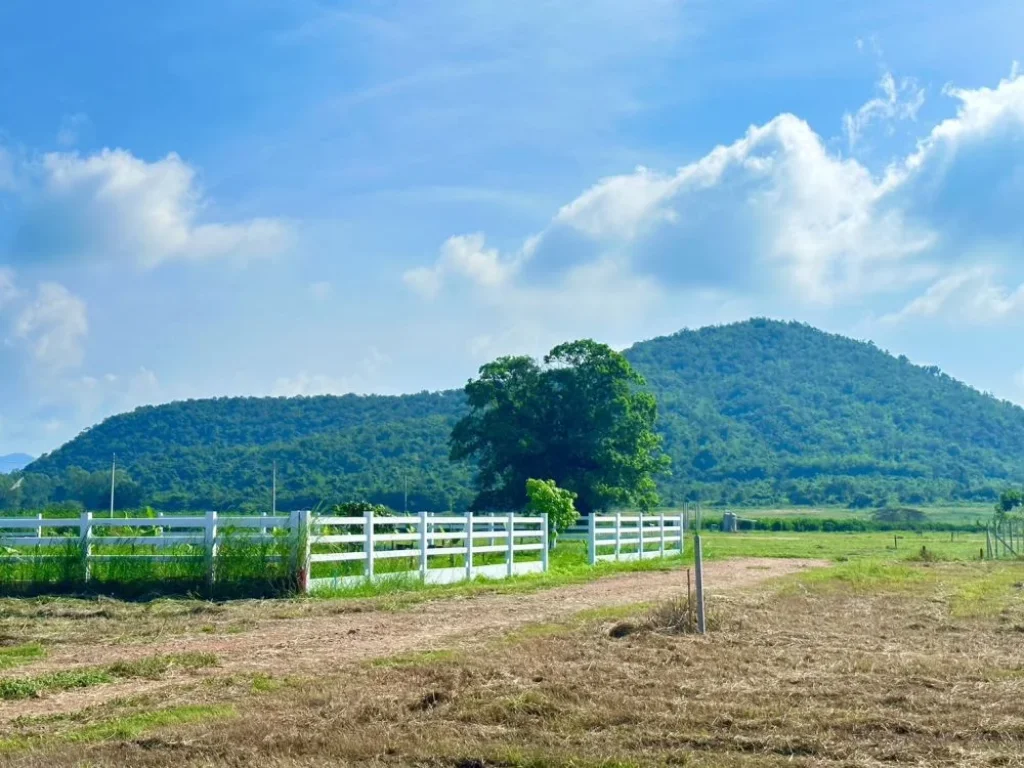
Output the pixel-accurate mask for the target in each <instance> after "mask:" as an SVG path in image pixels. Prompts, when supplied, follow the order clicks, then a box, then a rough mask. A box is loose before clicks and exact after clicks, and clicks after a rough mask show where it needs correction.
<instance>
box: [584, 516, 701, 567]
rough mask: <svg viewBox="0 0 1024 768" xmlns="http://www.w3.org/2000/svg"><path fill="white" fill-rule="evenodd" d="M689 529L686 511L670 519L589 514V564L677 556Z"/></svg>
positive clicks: (683, 545)
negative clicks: (602, 561) (603, 561)
mask: <svg viewBox="0 0 1024 768" xmlns="http://www.w3.org/2000/svg"><path fill="white" fill-rule="evenodd" d="M689 527H690V521H689V514H688V512H687V511H684V512H681V513H679V514H672V515H665V514H657V515H642V514H639V513H636V514H628V513H627V514H622V513H620V512H616V513H615V514H612V515H597V514H592V515H590V517H589V518H588V520H587V550H588V555H589V557H590V564H591V565H595V564H596V563H598V562H599V561H601V560H644V559H647V558H655V557H669V556H672V555H681V554H683V552H684V551H685V549H686V533H687V530H688V529H689Z"/></svg>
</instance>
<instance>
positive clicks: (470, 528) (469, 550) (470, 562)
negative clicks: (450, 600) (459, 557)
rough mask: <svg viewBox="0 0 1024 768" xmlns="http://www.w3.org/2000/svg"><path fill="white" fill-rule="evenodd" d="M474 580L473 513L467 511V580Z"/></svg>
mask: <svg viewBox="0 0 1024 768" xmlns="http://www.w3.org/2000/svg"><path fill="white" fill-rule="evenodd" d="M472 580H473V513H472V512H469V511H467V512H466V581H472Z"/></svg>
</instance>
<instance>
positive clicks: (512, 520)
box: [505, 512, 516, 578]
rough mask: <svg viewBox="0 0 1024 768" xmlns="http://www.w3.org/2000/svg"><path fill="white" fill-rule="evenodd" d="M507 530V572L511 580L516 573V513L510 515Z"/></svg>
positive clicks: (506, 525)
mask: <svg viewBox="0 0 1024 768" xmlns="http://www.w3.org/2000/svg"><path fill="white" fill-rule="evenodd" d="M505 528H506V529H507V533H508V542H507V544H508V554H507V556H506V559H507V561H508V562H507V563H506V566H507V571H506V573H507V574H508V576H509V578H511V577H512V575H513V574H514V573H515V572H516V566H515V562H516V514H515V512H509V513H508V522H507V523H505Z"/></svg>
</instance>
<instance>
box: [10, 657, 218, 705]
mask: <svg viewBox="0 0 1024 768" xmlns="http://www.w3.org/2000/svg"><path fill="white" fill-rule="evenodd" d="M216 663H217V657H216V656H214V655H213V654H206V653H185V654H178V655H170V656H151V657H148V658H144V659H136V660H134V661H123V662H118V663H116V664H111V665H109V666H106V667H84V668H82V669H71V670H62V671H58V672H50V673H48V674H45V675H36V676H33V677H16V678H8V679H3V680H0V699H3V700H8V701H10V700H16V699H31V698H35V697H38V696H42V695H43V694H46V693H56V692H59V691H68V690H73V689H75V688H89V687H91V686H94V685H104V684H106V683H113V682H115V681H117V680H129V679H133V678H148V679H157V678H160V677H162V676H163V675H164V674H166V673H167V672H168V671H169V670H171V669H172V668H178V669H184V670H196V669H201V668H203V667H210V666H214V665H215V664H216Z"/></svg>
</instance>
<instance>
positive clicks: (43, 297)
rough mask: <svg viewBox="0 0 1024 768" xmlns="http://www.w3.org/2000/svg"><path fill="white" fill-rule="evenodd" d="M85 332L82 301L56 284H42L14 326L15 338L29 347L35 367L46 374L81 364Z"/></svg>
mask: <svg viewBox="0 0 1024 768" xmlns="http://www.w3.org/2000/svg"><path fill="white" fill-rule="evenodd" d="M88 331H89V322H88V318H87V312H86V306H85V302H84V301H82V300H81V299H80V298H78V297H77V296H75V295H74V294H72V293H71V292H70V291H69V290H68V289H67V288H65V287H64V286H63V285H60V284H59V283H41V284H40V285H39V287H38V289H37V291H36V295H35V298H34V300H33V301H32V302H31V303H30V304H29V305H27V306H26V307H24V309H22V310H21V312H20V313H19V315H18V317H17V320H16V322H15V326H14V335H15V337H16V338H17V339H19V340H20V341H22V342H24V343H25V344H26V345H27V346H28V348H29V350H30V352H31V355H32V358H33V360H34V361H35V362H36V364H37V365H39V366H40V367H42V368H44V369H46V370H48V371H61V370H64V369H67V368H74V367H76V366H78V365H80V364H81V362H82V358H83V355H84V349H83V344H84V342H85V337H86V335H87V333H88Z"/></svg>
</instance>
